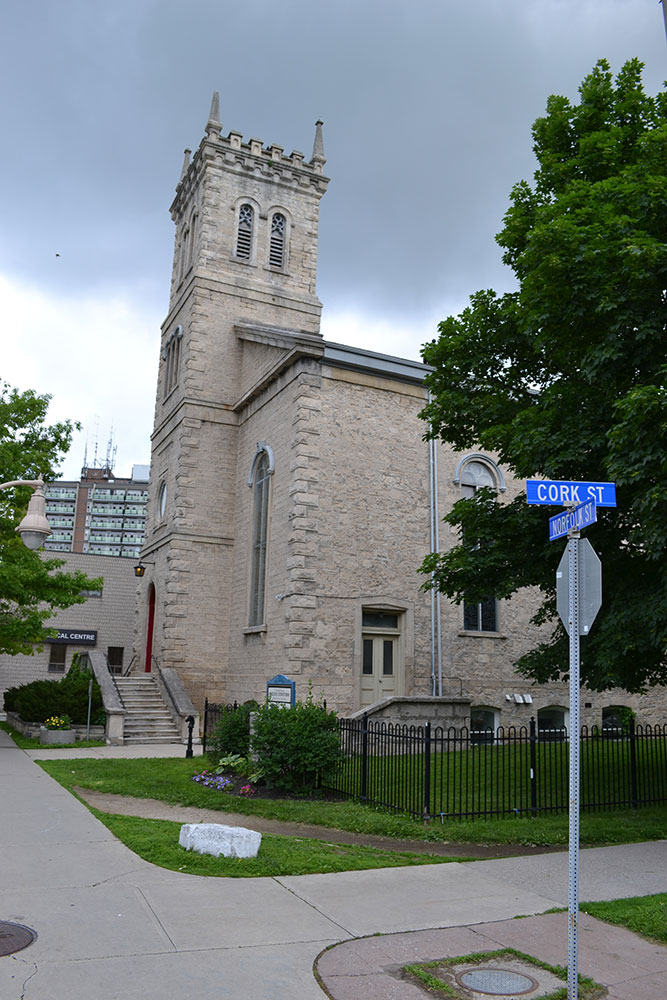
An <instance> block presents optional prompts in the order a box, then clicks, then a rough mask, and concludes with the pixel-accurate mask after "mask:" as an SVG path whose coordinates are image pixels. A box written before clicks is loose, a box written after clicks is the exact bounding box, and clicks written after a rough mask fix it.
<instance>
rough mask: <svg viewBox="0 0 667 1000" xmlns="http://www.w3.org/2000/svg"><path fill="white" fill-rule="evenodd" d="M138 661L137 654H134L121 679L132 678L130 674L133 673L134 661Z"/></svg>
mask: <svg viewBox="0 0 667 1000" xmlns="http://www.w3.org/2000/svg"><path fill="white" fill-rule="evenodd" d="M136 659H138V657H137V654H136V653H134V655H133V656H132V659H131V660H130V662H129V663H128V665H127V667H126V668H125V670H123V673H122V674H121V677H129V676H130V673H131V672H132V664H133V663H134V661H135V660H136Z"/></svg>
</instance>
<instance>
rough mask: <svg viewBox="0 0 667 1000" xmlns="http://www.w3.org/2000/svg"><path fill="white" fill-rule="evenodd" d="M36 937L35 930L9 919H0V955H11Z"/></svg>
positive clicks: (25, 946)
mask: <svg viewBox="0 0 667 1000" xmlns="http://www.w3.org/2000/svg"><path fill="white" fill-rule="evenodd" d="M36 938H37V931H33V929H32V928H31V927H25V926H24V925H23V924H14V923H12V921H11V920H0V955H12V954H13V953H14V952H15V951H21V950H22V949H23V948H27V947H28V945H29V944H32V942H33V941H34V940H35V939H36Z"/></svg>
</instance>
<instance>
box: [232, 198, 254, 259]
mask: <svg viewBox="0 0 667 1000" xmlns="http://www.w3.org/2000/svg"><path fill="white" fill-rule="evenodd" d="M254 221H255V210H254V209H253V207H252V205H248V204H245V205H241V207H240V209H239V226H238V230H237V233H236V256H237V257H239V258H240V259H241V260H250V255H251V253H252V230H253V225H254Z"/></svg>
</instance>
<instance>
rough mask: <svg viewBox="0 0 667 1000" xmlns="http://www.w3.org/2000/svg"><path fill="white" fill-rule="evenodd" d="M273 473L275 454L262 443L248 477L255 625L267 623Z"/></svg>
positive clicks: (251, 622) (251, 603)
mask: <svg viewBox="0 0 667 1000" xmlns="http://www.w3.org/2000/svg"><path fill="white" fill-rule="evenodd" d="M272 475H273V453H272V451H271V449H270V448H269V446H268V445H264V444H259V445H258V446H257V453H256V454H255V458H254V459H253V463H252V467H251V469H250V476H249V478H248V485H249V486H250V487H251V488H252V492H253V497H252V539H251V544H252V551H251V561H250V601H249V611H248V625H249V626H250V627H251V628H252V627H254V626H259V625H263V624H264V617H265V604H266V601H265V597H266V568H267V542H268V528H269V492H270V482H271V476H272Z"/></svg>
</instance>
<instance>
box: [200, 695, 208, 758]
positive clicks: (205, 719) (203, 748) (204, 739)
mask: <svg viewBox="0 0 667 1000" xmlns="http://www.w3.org/2000/svg"><path fill="white" fill-rule="evenodd" d="M207 725H208V698H204V732H203V734H202V738H201V743H202V748H201V752H202V753H203V754H205V753H206V727H207Z"/></svg>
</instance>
